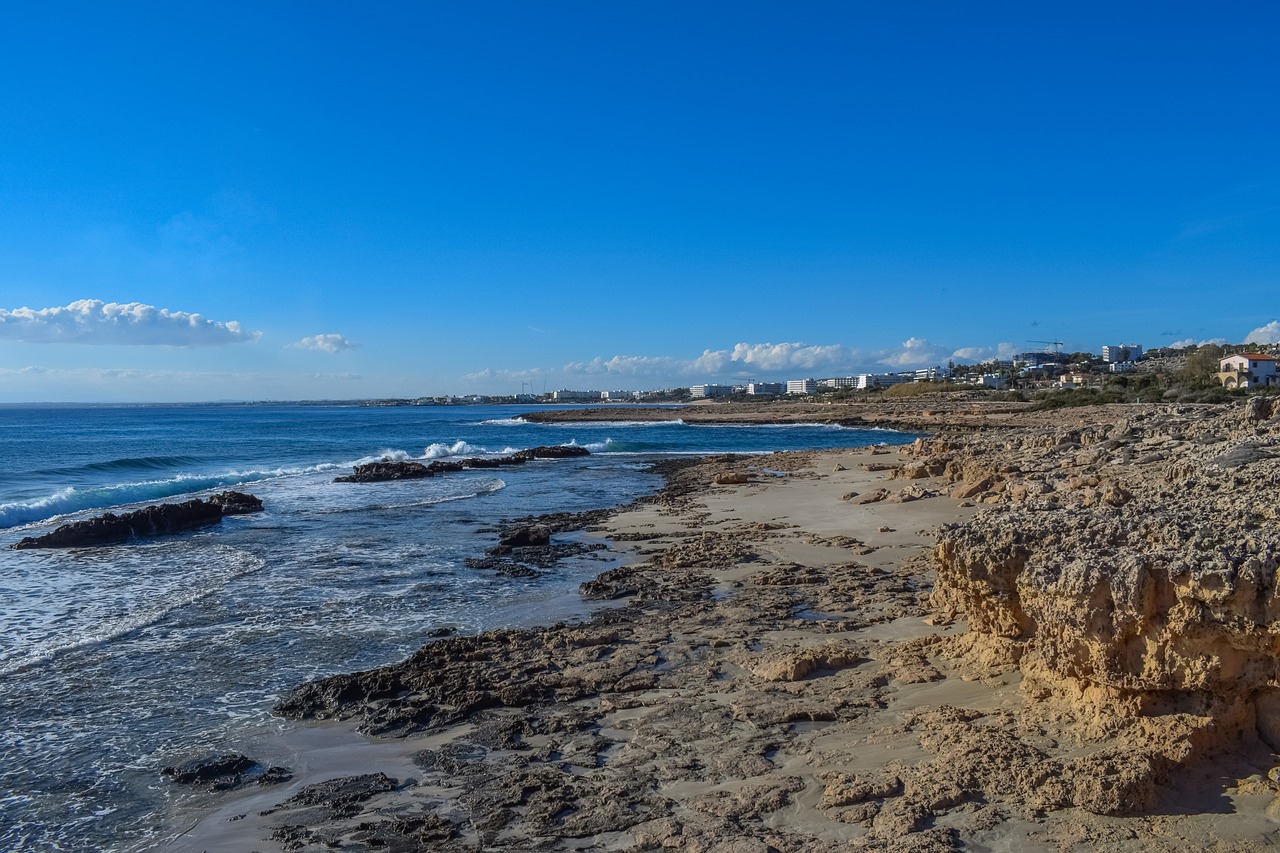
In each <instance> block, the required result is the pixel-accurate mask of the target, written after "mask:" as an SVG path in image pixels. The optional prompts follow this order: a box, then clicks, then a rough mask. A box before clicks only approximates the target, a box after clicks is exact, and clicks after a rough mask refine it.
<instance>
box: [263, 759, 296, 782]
mask: <svg viewBox="0 0 1280 853" xmlns="http://www.w3.org/2000/svg"><path fill="white" fill-rule="evenodd" d="M292 778H293V773H291V772H290V771H289V768H287V767H279V766H276V765H274V764H273V765H272V766H270V767H268V768H267V769H266V770H265V771H263V773H262V775H261V776H258V777H256V778H255V779H254V780H253V781H254V782H256V783H257V784H259V785H279V784H280V783H281V782H288V781H289V780H290V779H292Z"/></svg>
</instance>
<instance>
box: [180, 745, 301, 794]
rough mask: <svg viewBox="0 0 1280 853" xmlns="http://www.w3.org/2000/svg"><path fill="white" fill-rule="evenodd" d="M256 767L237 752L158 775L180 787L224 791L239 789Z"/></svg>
mask: <svg viewBox="0 0 1280 853" xmlns="http://www.w3.org/2000/svg"><path fill="white" fill-rule="evenodd" d="M257 766H258V764H257V762H255V761H254V760H253V759H252V758H248V757H247V756H244V755H241V754H240V753H238V752H229V753H226V754H224V755H207V756H205V757H204V758H196V759H192V760H191V761H187V762H184V763H182V764H179V765H178V766H177V767H166V768H164V769H163V770H161V771H160V774H161V775H162V776H167V777H169V779H170V780H171V781H174V782H177V783H179V784H181V785H206V784H207V785H208V786H209V789H210V790H213V791H225V790H229V789H231V788H235V787H239V786H240V785H241V784H242V783H243V782H244V779H245V774H246V773H247V772H248V771H249V770H251V769H253V768H254V767H257ZM274 769H277V770H283V768H274ZM286 772H287V771H286Z"/></svg>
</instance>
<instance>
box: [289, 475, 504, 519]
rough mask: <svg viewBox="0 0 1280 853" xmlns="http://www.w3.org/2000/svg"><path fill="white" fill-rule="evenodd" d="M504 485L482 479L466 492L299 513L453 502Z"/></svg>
mask: <svg viewBox="0 0 1280 853" xmlns="http://www.w3.org/2000/svg"><path fill="white" fill-rule="evenodd" d="M411 482H414V481H411ZM506 487H507V483H506V481H505V480H498V479H494V480H482V481H481V482H479V483H478V484H476V488H474V489H472V490H469V491H466V492H456V493H453V494H444V495H440V494H436V495H431V496H428V497H413V498H410V499H408V500H404V501H398V502H394V503H390V502H385V501H384V502H381V503H375V504H369V503H359V504H354V505H346V506H342V505H336V504H329V505H327V506H324V507H322V508H319V509H310V510H303V511H301V514H303V515H313V516H322V515H343V514H346V513H352V512H373V511H378V510H388V509H408V508H410V507H418V506H436V505H438V504H447V503H453V502H455V501H465V500H470V499H471V498H478V497H483V496H484V495H492V494H495V493H497V492H500V491H502V490H503V489H505V488H506Z"/></svg>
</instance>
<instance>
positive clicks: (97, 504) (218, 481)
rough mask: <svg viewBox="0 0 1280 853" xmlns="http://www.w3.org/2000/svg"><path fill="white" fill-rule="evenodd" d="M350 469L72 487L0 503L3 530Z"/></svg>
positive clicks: (322, 468)
mask: <svg viewBox="0 0 1280 853" xmlns="http://www.w3.org/2000/svg"><path fill="white" fill-rule="evenodd" d="M347 467H351V466H350V465H337V464H321V465H311V466H308V467H305V468H270V469H250V470H246V471H224V472H222V473H219V474H179V475H178V476H176V477H169V478H166V479H163V480H144V481H141V482H136V483H119V484H116V485H111V486H100V487H97V488H78V487H76V486H69V487H67V488H65V489H60V490H58V491H57V492H54V493H53V494H51V495H46V496H45V497H43V498H37V499H35V500H30V501H19V502H14V503H6V504H0V529H3V528H9V527H18V526H19V525H23V524H32V523H34V522H38V521H50V520H53V519H57V518H61V517H62V516H66V515H71V514H73V513H77V512H83V511H85V510H91V509H102V508H104V507H114V506H122V505H127V504H135V503H145V502H147V501H155V500H161V499H163V498H172V497H177V496H178V495H187V494H192V493H194V492H202V491H206V490H209V489H225V488H228V487H230V486H242V485H245V484H247V483H255V482H259V481H262V480H269V479H273V478H276V477H286V476H291V475H297V474H316V473H322V472H325V471H333V470H337V469H339V468H347Z"/></svg>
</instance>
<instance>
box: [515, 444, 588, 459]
mask: <svg viewBox="0 0 1280 853" xmlns="http://www.w3.org/2000/svg"><path fill="white" fill-rule="evenodd" d="M518 455H527V456H528V457H529V458H530V459H571V458H573V457H575V456H590V455H591V451H590V450H587V449H586V448H585V447H578V446H577V445H576V444H560V445H556V446H555V447H545V446H543V447H530V448H529V449H528V450H521V451H520V454H518Z"/></svg>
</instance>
